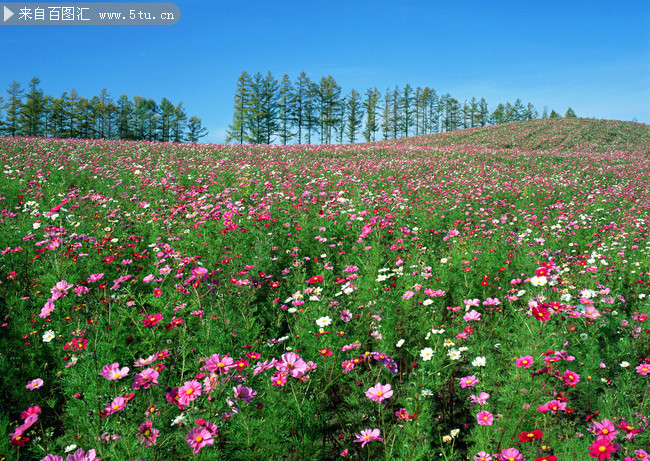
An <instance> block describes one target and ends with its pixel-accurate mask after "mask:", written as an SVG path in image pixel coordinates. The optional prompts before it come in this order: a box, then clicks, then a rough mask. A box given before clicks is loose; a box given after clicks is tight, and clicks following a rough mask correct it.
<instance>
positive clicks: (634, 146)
mask: <svg viewBox="0 0 650 461" xmlns="http://www.w3.org/2000/svg"><path fill="white" fill-rule="evenodd" d="M396 142H397V143H401V142H404V143H406V144H410V145H413V144H417V145H428V146H460V147H487V148H492V149H519V150H527V151H530V150H550V151H560V152H563V151H573V152H580V151H582V152H615V151H620V152H624V153H632V152H636V153H642V154H645V155H648V154H650V131H649V130H648V126H647V125H644V124H640V123H634V122H622V121H619V120H594V119H580V118H557V119H545V120H542V119H537V120H529V121H526V122H513V123H505V124H501V125H495V126H489V127H478V128H472V129H468V130H458V131H451V132H448V133H439V134H434V135H424V136H418V137H416V138H409V139H405V140H398V141H396Z"/></svg>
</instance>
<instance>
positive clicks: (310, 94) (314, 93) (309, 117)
mask: <svg viewBox="0 0 650 461" xmlns="http://www.w3.org/2000/svg"><path fill="white" fill-rule="evenodd" d="M307 84H308V85H307V93H306V98H305V105H304V116H303V122H304V124H305V130H306V131H305V132H306V133H307V144H311V134H312V132H313V131H316V132H318V119H319V115H318V94H319V88H318V85H317V84H316V82H312V81H309V80H307Z"/></svg>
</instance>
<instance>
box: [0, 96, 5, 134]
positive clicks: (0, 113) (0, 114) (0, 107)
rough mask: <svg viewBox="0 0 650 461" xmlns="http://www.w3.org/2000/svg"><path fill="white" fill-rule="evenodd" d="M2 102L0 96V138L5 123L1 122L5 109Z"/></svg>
mask: <svg viewBox="0 0 650 461" xmlns="http://www.w3.org/2000/svg"><path fill="white" fill-rule="evenodd" d="M3 102H4V99H3V97H2V96H0V136H2V134H3V133H4V125H5V122H4V121H3V120H2V119H3V115H4V114H3V112H4V109H5V106H4V104H3Z"/></svg>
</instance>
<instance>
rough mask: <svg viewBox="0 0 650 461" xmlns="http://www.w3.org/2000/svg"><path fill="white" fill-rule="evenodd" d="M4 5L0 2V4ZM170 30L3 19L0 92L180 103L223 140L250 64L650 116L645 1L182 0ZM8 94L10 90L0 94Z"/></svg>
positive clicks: (492, 102) (649, 21) (293, 73)
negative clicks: (19, 89) (13, 86)
mask: <svg viewBox="0 0 650 461" xmlns="http://www.w3.org/2000/svg"><path fill="white" fill-rule="evenodd" d="M1 3H2V2H1V1H0V6H1ZM174 3H176V4H177V5H178V6H179V8H180V10H181V19H180V21H179V22H178V23H177V24H176V25H173V26H13V27H2V26H0V47H2V48H1V49H2V57H1V59H0V88H7V87H8V86H9V84H10V83H11V81H12V80H14V79H15V80H18V81H19V82H20V83H21V84H22V85H23V87H26V86H27V84H28V83H29V80H30V79H31V77H33V76H38V77H39V78H40V79H41V87H42V89H43V90H44V91H45V92H47V93H49V94H52V95H55V96H60V94H61V93H62V92H63V91H68V92H69V91H70V89H71V88H73V87H74V88H76V89H77V91H78V92H79V94H81V95H82V96H86V97H91V96H93V95H95V94H98V93H99V92H100V90H101V89H102V87H106V88H107V89H108V90H109V91H110V93H111V95H112V96H113V97H114V98H115V99H117V97H119V96H120V94H122V93H125V94H127V95H128V96H129V97H133V95H135V94H138V95H141V96H144V97H147V98H154V99H156V100H157V101H159V100H160V98H162V97H163V96H164V97H167V98H168V99H170V100H171V101H172V102H174V103H176V102H178V101H181V100H182V101H183V103H184V106H185V107H186V109H187V111H188V113H189V114H194V115H198V116H199V117H201V118H202V120H203V122H204V124H205V126H206V127H207V128H208V129H209V131H210V134H209V136H208V137H206V138H203V140H204V141H209V142H223V141H224V132H225V130H226V128H227V126H228V124H229V123H230V122H231V119H232V100H233V93H234V91H235V85H236V80H237V78H238V77H239V75H240V73H241V72H242V70H247V71H248V72H249V73H252V74H254V73H256V72H258V71H259V72H262V73H263V74H266V72H267V71H269V70H270V71H271V72H272V73H273V74H274V76H275V77H276V78H278V80H279V79H280V78H281V77H282V75H283V74H284V73H287V74H288V75H289V76H290V77H291V78H292V80H293V79H295V78H296V77H297V76H298V74H299V73H300V72H301V71H303V70H304V71H305V72H306V73H307V75H308V76H309V77H311V78H312V79H315V80H320V78H321V77H322V76H327V75H328V74H331V75H332V76H333V77H334V79H335V80H336V81H337V82H338V83H339V84H340V85H341V86H342V87H343V92H344V93H345V92H348V91H349V90H351V89H352V88H354V89H356V90H357V91H359V92H360V93H363V92H365V90H366V89H367V88H368V87H377V88H379V89H380V90H381V91H382V93H383V91H384V90H385V89H386V87H389V86H390V87H394V86H395V85H399V86H400V87H403V86H404V85H405V84H406V83H410V84H411V86H413V87H416V86H430V87H433V88H435V89H436V90H437V91H438V93H447V92H448V93H450V94H451V95H452V96H453V97H455V98H456V99H458V100H460V101H463V100H464V99H469V98H471V97H472V96H476V97H477V98H480V97H484V98H485V99H486V100H487V102H488V105H489V108H490V110H492V109H493V108H494V107H495V106H496V104H498V103H499V102H506V101H511V102H514V100H515V99H516V98H521V99H522V101H523V102H524V103H527V102H532V103H533V104H534V105H535V106H536V108H537V109H538V111H539V112H540V113H541V111H542V109H543V107H544V106H547V107H548V109H549V111H550V110H551V109H555V110H556V111H557V112H560V113H561V114H564V112H565V111H566V109H567V107H569V106H570V107H572V108H573V109H574V110H575V112H576V113H577V115H578V116H584V117H595V118H607V119H618V120H632V119H633V118H634V117H636V119H637V120H638V121H639V122H643V123H650V1H648V0H639V1H633V0H632V1H624V2H621V3H615V2H612V1H607V2H605V1H593V0H592V1H567V0H562V1H555V0H553V1H543V2H542V1H540V2H525V1H521V0H518V1H497V0H495V1H461V2H455V1H451V0H450V1H445V2H440V1H425V0H417V1H416V0H392V1H383V0H374V1H366V0H345V1H340V0H328V1H322V0H296V1H289V0H275V1H272V0H262V1H250V0H241V1H239V0H194V1H191V0H179V1H176V2H174ZM4 94H5V93H4V91H3V95H4Z"/></svg>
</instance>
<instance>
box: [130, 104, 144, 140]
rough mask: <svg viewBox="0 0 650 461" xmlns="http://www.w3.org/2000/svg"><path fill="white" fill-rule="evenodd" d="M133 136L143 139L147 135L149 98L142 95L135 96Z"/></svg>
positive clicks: (136, 138)
mask: <svg viewBox="0 0 650 461" xmlns="http://www.w3.org/2000/svg"><path fill="white" fill-rule="evenodd" d="M133 107H134V111H133V129H132V133H133V138H134V139H135V140H138V141H141V140H143V139H145V138H146V136H147V100H146V98H143V97H142V96H138V95H135V96H134V97H133Z"/></svg>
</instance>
